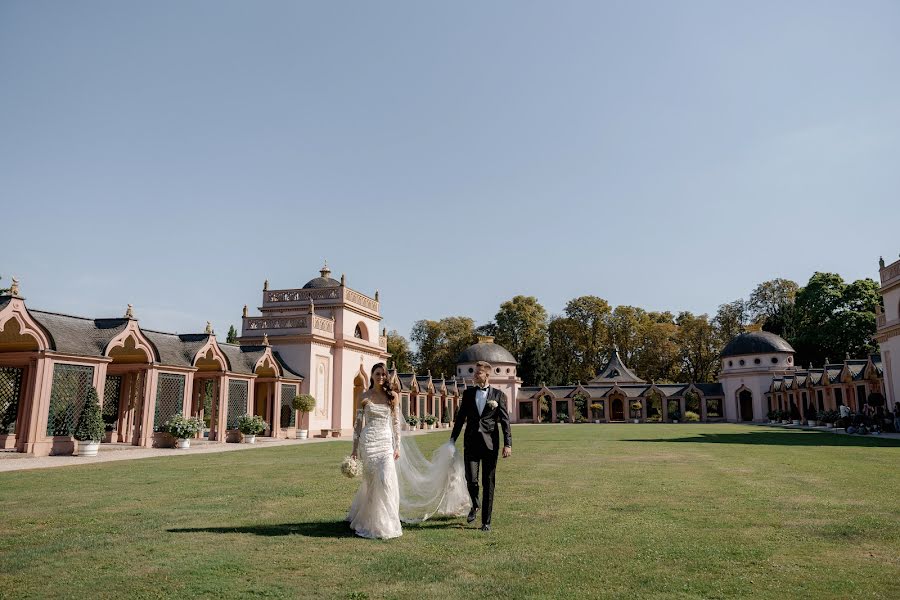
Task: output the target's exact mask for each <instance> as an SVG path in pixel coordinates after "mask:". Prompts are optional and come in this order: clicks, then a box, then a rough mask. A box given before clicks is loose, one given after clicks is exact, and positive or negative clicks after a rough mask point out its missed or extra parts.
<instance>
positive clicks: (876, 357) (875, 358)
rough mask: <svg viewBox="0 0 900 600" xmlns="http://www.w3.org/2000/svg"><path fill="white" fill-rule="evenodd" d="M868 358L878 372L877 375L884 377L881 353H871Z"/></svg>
mask: <svg viewBox="0 0 900 600" xmlns="http://www.w3.org/2000/svg"><path fill="white" fill-rule="evenodd" d="M869 359H870V360H871V361H872V366H874V367H875V372H876V373H877V374H878V376H879V377H884V365H883V364H882V362H881V355H880V354H873V355H871V356H870V357H869Z"/></svg>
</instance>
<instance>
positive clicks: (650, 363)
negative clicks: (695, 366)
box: [629, 312, 681, 383]
mask: <svg viewBox="0 0 900 600" xmlns="http://www.w3.org/2000/svg"><path fill="white" fill-rule="evenodd" d="M680 358H681V354H680V349H679V346H678V326H677V325H676V324H675V318H674V317H673V316H672V314H671V313H668V312H666V313H648V314H647V319H646V321H645V323H644V324H643V327H642V328H641V344H640V349H639V350H638V351H637V352H635V354H634V357H633V358H632V359H631V363H629V366H631V367H633V368H634V371H635V373H637V374H638V376H639V377H641V378H643V379H646V380H647V381H656V382H658V383H659V382H671V381H675V380H676V379H677V378H678V375H679V374H680V372H681V363H680Z"/></svg>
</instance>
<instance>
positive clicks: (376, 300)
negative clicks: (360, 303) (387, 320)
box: [375, 290, 378, 302]
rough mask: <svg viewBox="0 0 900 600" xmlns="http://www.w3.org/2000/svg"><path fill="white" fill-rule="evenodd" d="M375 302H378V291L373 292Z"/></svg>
mask: <svg viewBox="0 0 900 600" xmlns="http://www.w3.org/2000/svg"><path fill="white" fill-rule="evenodd" d="M375 302H378V290H375Z"/></svg>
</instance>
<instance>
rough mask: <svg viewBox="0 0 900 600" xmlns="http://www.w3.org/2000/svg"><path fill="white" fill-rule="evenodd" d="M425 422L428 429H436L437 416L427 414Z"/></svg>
mask: <svg viewBox="0 0 900 600" xmlns="http://www.w3.org/2000/svg"><path fill="white" fill-rule="evenodd" d="M424 420H425V423H427V424H428V429H434V424H435V423H437V417H435V416H434V415H425V419H424Z"/></svg>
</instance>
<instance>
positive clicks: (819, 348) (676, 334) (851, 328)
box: [388, 272, 881, 385]
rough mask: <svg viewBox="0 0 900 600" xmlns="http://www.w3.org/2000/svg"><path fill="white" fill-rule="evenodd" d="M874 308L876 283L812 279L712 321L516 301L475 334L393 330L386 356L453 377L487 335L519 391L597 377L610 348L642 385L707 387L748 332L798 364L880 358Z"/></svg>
mask: <svg viewBox="0 0 900 600" xmlns="http://www.w3.org/2000/svg"><path fill="white" fill-rule="evenodd" d="M880 302H881V297H880V295H879V292H878V284H877V283H875V281H873V280H872V279H860V280H858V281H854V282H852V283H846V282H844V280H843V279H842V278H841V277H840V275H837V274H835V273H818V272H817V273H815V274H813V276H812V277H810V279H809V281H808V282H807V284H806V285H805V286H803V287H801V286H799V285H798V284H797V283H796V282H794V281H791V280H788V279H773V280H770V281H765V282H763V283H760V284H759V285H757V286H756V287H755V288H754V289H753V291H752V292H751V293H750V295H749V297H747V298H746V299H744V298H739V299H737V300H734V301H732V302H728V303H725V304H722V305H720V306H719V308H718V311H717V312H716V314H715V315H713V316H712V317H710V316H709V315H707V314H700V315H695V314H693V313H691V312H690V311H681V312H678V313H677V314H676V313H673V312H670V311H662V312H657V311H648V310H645V309H643V308H640V307H637V306H624V305H623V306H615V307H613V306H611V305H610V304H609V302H607V301H606V300H605V299H603V298H600V297H598V296H580V297H578V298H573V299H572V300H569V301H568V302H567V303H566V305H565V308H564V309H563V311H562V314H558V315H548V313H547V310H546V309H545V308H544V307H543V306H542V305H541V304H540V302H539V301H538V299H537V298H535V297H534V296H515V297H514V298H511V299H510V300H507V301H506V302H503V303H502V304H501V305H500V308H499V310H498V311H497V314H496V315H495V316H494V319H493V320H492V321H490V322H488V323H484V324H481V325H476V323H475V321H474V320H473V319H471V318H470V317H466V316H451V317H445V318H442V319H440V320H437V321H435V320H429V319H422V320H419V321H416V322H415V324H414V325H413V328H412V331H411V333H410V339H409V340H407V339H406V338H405V337H404V336H402V335H401V334H400V333H399V332H397V331H396V330H395V331H391V332H390V333H388V352H390V353H391V354H392V360H393V362H394V364H395V365H396V366H397V368H398V369H399V370H400V371H401V372H410V371H412V370H415V371H416V372H417V373H421V374H424V373H426V372H427V371H429V370H430V371H431V373H432V375H434V376H435V377H440V376H448V377H449V376H452V375H454V374H455V373H456V358H457V356H459V354H460V352H462V351H463V350H464V349H465V348H467V347H468V346H470V345H471V344H473V343H475V342H476V341H477V337H478V336H479V335H491V336H493V337H494V338H495V341H496V343H498V344H500V345H501V346H503V347H505V348H506V349H507V350H509V351H510V352H511V353H512V354H513V356H515V357H516V360H517V361H518V363H519V367H518V372H519V376H520V377H521V378H522V381H523V383H524V385H539V384H541V383H545V384H546V385H570V384H575V383H579V382H581V383H584V382H586V381H588V380H590V379H591V378H593V377H594V376H595V375H596V374H597V373H598V372H600V370H601V369H602V368H603V367H604V366H605V363H606V360H607V359H608V357H609V351H610V349H611V348H613V347H614V346H615V347H617V348H618V349H619V352H620V355H621V356H622V358H623V359H624V360H625V362H626V364H627V365H628V366H629V367H630V368H632V369H633V370H634V371H635V372H636V373H637V374H638V376H640V377H641V378H642V379H646V380H647V381H656V382H657V383H664V382H674V381H682V382H687V381H693V382H698V383H700V382H712V381H715V380H716V377H717V376H718V370H719V354H720V353H721V351H722V349H723V348H724V346H725V344H727V343H728V342H729V341H730V340H731V339H732V338H734V337H735V336H737V335H738V334H740V333H743V332H745V331H747V330H748V329H760V328H761V329H762V330H764V331H771V332H773V333H776V334H778V335H780V336H782V337H783V338H785V339H786V340H787V341H788V343H790V344H791V345H792V346H793V347H794V349H795V350H796V351H797V354H796V357H795V364H797V365H807V364H809V363H813V364H816V365H821V364H823V363H824V362H825V359H826V358H828V359H829V360H833V361H840V360H843V358H844V356H845V355H847V354H849V355H850V356H854V357H862V356H865V355H867V354H869V353H871V352H876V351H877V346H876V345H875V343H874V341H873V336H874V334H875V327H876V326H875V306H876V305H878V304H879V303H880ZM410 342H412V344H414V345H415V350H413V349H412V348H411V344H410Z"/></svg>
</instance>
